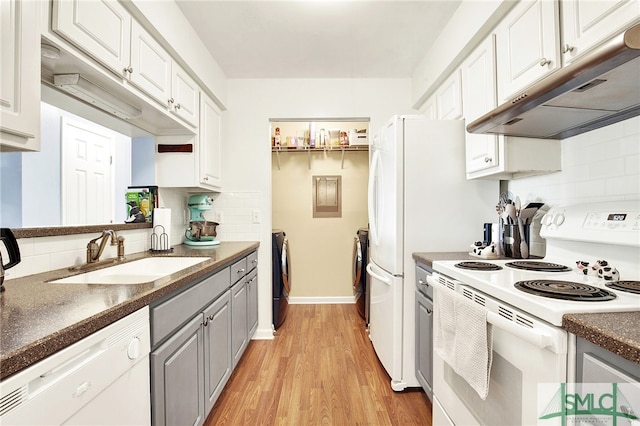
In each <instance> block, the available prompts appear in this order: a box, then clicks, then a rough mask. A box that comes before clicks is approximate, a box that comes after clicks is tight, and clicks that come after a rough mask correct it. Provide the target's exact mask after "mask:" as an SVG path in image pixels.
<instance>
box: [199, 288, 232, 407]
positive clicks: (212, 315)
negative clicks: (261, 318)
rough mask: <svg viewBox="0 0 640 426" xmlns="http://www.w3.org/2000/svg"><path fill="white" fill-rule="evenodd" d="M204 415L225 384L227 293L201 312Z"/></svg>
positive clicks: (228, 329)
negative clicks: (202, 326) (202, 313)
mask: <svg viewBox="0 0 640 426" xmlns="http://www.w3.org/2000/svg"><path fill="white" fill-rule="evenodd" d="M204 317H205V318H204V377H205V379H204V380H205V389H206V392H207V393H206V396H207V399H206V403H205V407H204V408H205V413H209V411H211V409H212V408H213V405H214V404H215V403H216V400H217V399H218V396H220V393H221V392H222V389H224V385H226V384H227V381H228V380H229V377H231V372H232V371H233V364H232V361H231V293H230V292H229V291H227V292H226V293H225V294H224V295H223V296H220V297H219V298H218V300H216V301H215V302H213V303H212V304H211V305H210V306H209V307H208V308H207V309H206V310H205V311H204Z"/></svg>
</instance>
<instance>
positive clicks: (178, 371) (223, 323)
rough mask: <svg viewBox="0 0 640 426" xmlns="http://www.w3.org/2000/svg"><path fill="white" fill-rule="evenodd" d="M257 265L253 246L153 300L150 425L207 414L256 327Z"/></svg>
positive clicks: (198, 421) (196, 421) (193, 420)
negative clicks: (182, 287)
mask: <svg viewBox="0 0 640 426" xmlns="http://www.w3.org/2000/svg"><path fill="white" fill-rule="evenodd" d="M256 266H257V252H252V253H250V254H249V255H247V256H246V257H244V258H242V259H241V260H239V261H237V262H235V263H234V264H232V265H230V266H227V267H224V268H223V269H220V270H218V271H216V272H215V273H213V274H212V275H210V276H208V277H207V278H205V279H203V280H201V281H199V282H196V283H194V284H193V285H187V286H185V287H186V289H185V290H182V291H180V292H178V293H177V294H173V295H170V296H168V297H167V298H165V299H164V300H162V301H160V302H159V303H157V304H155V305H152V306H151V310H150V312H151V349H152V351H151V355H150V361H151V412H152V422H153V424H154V425H156V426H173V425H189V426H198V425H202V424H203V423H204V421H205V420H206V418H207V416H208V415H209V413H210V411H211V409H212V408H213V406H214V404H215V402H216V400H217V399H218V397H219V396H220V393H222V390H223V389H224V386H225V385H226V384H227V381H228V380H229V378H230V377H231V373H232V372H233V369H234V368H235V366H236V365H237V364H238V361H239V360H240V358H241V357H242V354H243V353H244V351H245V349H246V347H247V345H248V343H249V339H250V338H251V336H252V335H253V333H254V332H255V329H256V328H257V324H258V298H257V297H258V288H257V283H258V279H257V268H256ZM232 284H233V285H232Z"/></svg>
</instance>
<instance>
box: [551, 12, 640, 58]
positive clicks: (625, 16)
mask: <svg viewBox="0 0 640 426" xmlns="http://www.w3.org/2000/svg"><path fill="white" fill-rule="evenodd" d="M638 18H640V0H562V55H563V61H564V63H565V64H567V63H569V62H571V61H572V60H573V59H575V58H577V57H579V56H580V55H582V54H583V53H584V52H586V51H588V50H589V49H590V48H591V47H594V46H595V45H597V44H599V43H600V42H602V41H605V40H606V39H607V38H609V37H611V36H613V35H615V34H617V33H619V32H621V31H622V30H623V29H624V28H625V27H627V26H629V24H631V23H632V22H634V21H637V20H638Z"/></svg>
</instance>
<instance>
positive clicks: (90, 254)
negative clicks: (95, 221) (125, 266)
mask: <svg viewBox="0 0 640 426" xmlns="http://www.w3.org/2000/svg"><path fill="white" fill-rule="evenodd" d="M109 238H111V245H112V246H118V261H121V260H124V238H123V237H118V235H117V234H116V231H113V230H107V231H102V235H100V236H99V237H97V238H94V239H93V240H91V241H89V244H87V264H91V263H96V262H98V261H99V260H100V256H101V255H102V252H103V251H104V248H105V246H106V245H107V240H108V239H109ZM99 239H102V240H101V241H100V246H98V243H97V242H96V241H98V240H99Z"/></svg>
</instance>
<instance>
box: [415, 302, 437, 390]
mask: <svg viewBox="0 0 640 426" xmlns="http://www.w3.org/2000/svg"><path fill="white" fill-rule="evenodd" d="M432 354H433V302H432V301H431V300H429V299H428V298H426V297H425V296H424V295H423V294H422V293H420V292H419V291H416V377H417V378H418V381H419V382H420V385H421V386H422V388H423V389H424V391H425V392H426V393H427V394H428V395H431V392H432V385H433V372H432V371H433V370H432V367H431V362H432Z"/></svg>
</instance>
